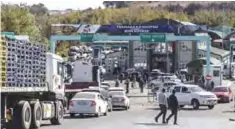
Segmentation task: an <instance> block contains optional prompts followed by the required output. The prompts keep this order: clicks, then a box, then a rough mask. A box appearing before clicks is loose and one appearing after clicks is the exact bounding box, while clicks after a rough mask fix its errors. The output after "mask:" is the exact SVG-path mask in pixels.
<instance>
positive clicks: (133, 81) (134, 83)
mask: <svg viewBox="0 0 235 129" xmlns="http://www.w3.org/2000/svg"><path fill="white" fill-rule="evenodd" d="M135 85H136V76H135V75H133V80H132V85H131V87H132V88H135Z"/></svg>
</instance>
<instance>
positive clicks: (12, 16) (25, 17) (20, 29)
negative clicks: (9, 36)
mask: <svg viewBox="0 0 235 129" xmlns="http://www.w3.org/2000/svg"><path fill="white" fill-rule="evenodd" d="M1 22H2V24H1V28H2V30H1V31H11V32H15V33H16V34H18V35H29V36H30V37H31V38H32V39H33V40H37V39H40V30H39V28H38V27H37V26H36V24H35V23H36V21H35V17H34V15H32V14H31V13H30V12H29V10H28V9H27V8H22V7H20V6H16V5H11V6H9V5H2V11H1Z"/></svg>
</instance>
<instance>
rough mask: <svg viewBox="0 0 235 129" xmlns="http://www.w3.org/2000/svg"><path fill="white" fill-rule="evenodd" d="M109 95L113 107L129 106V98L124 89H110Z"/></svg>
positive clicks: (126, 107) (127, 107)
mask: <svg viewBox="0 0 235 129" xmlns="http://www.w3.org/2000/svg"><path fill="white" fill-rule="evenodd" d="M109 95H110V96H111V98H112V107H113V108H125V109H126V110H128V109H129V108H130V100H129V98H128V97H127V95H126V93H125V92H124V91H110V92H109Z"/></svg>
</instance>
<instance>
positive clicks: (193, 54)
mask: <svg viewBox="0 0 235 129" xmlns="http://www.w3.org/2000/svg"><path fill="white" fill-rule="evenodd" d="M197 46H198V41H192V57H193V60H196V59H197V55H198V50H197V49H198V48H197Z"/></svg>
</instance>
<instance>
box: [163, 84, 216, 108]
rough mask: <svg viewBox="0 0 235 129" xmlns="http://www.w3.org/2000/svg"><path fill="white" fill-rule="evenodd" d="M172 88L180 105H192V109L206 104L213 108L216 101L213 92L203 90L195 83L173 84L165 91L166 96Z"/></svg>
mask: <svg viewBox="0 0 235 129" xmlns="http://www.w3.org/2000/svg"><path fill="white" fill-rule="evenodd" d="M173 89H174V90H175V91H176V94H175V95H176V97H177V99H178V101H179V105H180V106H181V107H183V106H185V105H192V106H193V109H198V108H199V107H200V106H208V108H209V109H213V108H214V106H215V105H216V104H217V101H218V98H217V97H216V95H215V94H214V93H212V92H208V91H205V90H204V89H202V88H201V87H199V86H197V85H189V84H179V85H176V86H173V87H172V88H170V90H169V91H168V92H167V95H168V96H170V94H171V92H172V90H173Z"/></svg>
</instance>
